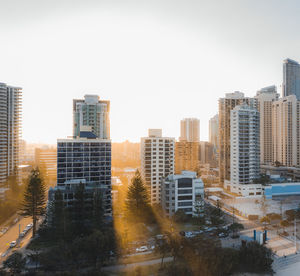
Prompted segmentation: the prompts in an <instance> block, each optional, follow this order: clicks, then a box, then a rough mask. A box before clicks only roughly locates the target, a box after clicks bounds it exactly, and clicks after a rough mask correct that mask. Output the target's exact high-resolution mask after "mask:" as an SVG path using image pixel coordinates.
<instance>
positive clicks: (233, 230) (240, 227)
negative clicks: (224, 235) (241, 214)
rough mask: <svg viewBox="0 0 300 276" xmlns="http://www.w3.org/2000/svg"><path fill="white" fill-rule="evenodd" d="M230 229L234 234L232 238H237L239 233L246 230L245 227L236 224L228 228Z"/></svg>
mask: <svg viewBox="0 0 300 276" xmlns="http://www.w3.org/2000/svg"><path fill="white" fill-rule="evenodd" d="M228 229H229V230H230V231H231V232H232V237H237V236H238V232H239V231H240V230H243V229H244V225H243V224H240V223H237V222H234V223H232V224H231V225H230V226H229V227H228Z"/></svg>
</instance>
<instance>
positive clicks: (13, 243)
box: [9, 241, 17, 248]
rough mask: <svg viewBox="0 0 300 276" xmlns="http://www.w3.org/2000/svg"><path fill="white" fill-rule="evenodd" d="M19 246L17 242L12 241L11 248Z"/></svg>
mask: <svg viewBox="0 0 300 276" xmlns="http://www.w3.org/2000/svg"><path fill="white" fill-rule="evenodd" d="M16 245H17V242H16V241H12V242H11V243H10V244H9V247H10V248H13V247H15V246H16Z"/></svg>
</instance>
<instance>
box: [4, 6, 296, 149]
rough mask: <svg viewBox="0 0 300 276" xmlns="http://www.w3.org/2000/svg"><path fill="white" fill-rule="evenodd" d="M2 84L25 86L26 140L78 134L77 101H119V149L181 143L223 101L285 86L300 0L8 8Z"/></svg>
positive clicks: (114, 125)
mask: <svg viewBox="0 0 300 276" xmlns="http://www.w3.org/2000/svg"><path fill="white" fill-rule="evenodd" d="M0 10H1V16H0V40H1V43H0V54H1V57H0V82H5V83H7V84H10V85H16V86H21V87H23V138H24V139H25V140H27V141H29V142H45V143H55V142H56V139H57V138H64V137H66V136H68V135H71V134H72V99H73V98H83V96H84V94H98V95H99V96H100V97H101V98H102V99H105V100H110V101H111V138H112V140H113V141H123V140H125V139H129V140H131V141H139V139H140V137H141V136H145V135H146V134H147V129H148V128H162V129H163V135H165V136H171V137H176V138H178V136H179V127H180V119H182V118H184V117H197V118H199V119H200V137H201V139H202V140H207V137H208V120H209V118H210V117H212V116H213V115H215V114H216V113H217V110H218V98H219V97H223V96H224V94H225V93H227V92H233V91H236V90H239V91H242V92H245V94H246V95H248V96H253V95H254V94H255V93H256V91H257V90H258V89H259V88H261V87H264V86H268V85H272V84H276V85H278V90H279V91H280V92H281V87H280V84H281V82H282V61H283V59H285V58H286V57H289V58H292V59H296V60H299V61H300V16H299V14H300V1H298V0H295V1H290V0H284V1H283V0H269V1H267V0H248V1H247V0H217V1H213V0H207V1H201V0H198V1H192V0H182V1H176V0H148V1H144V0H135V1H133V0H132V1H127V0H119V1H114V0H107V1H102V0H94V1H92V0H81V1H79V0H77V1H76V0H68V1H67V0H65V1H64V0H51V1H46V0H26V1H24V0H7V1H6V0H0Z"/></svg>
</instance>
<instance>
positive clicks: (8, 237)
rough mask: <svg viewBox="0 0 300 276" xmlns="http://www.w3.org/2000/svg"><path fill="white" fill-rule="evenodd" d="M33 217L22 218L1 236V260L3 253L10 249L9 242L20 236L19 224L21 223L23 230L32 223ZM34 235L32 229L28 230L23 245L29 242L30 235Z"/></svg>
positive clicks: (22, 241)
mask: <svg viewBox="0 0 300 276" xmlns="http://www.w3.org/2000/svg"><path fill="white" fill-rule="evenodd" d="M31 222H32V219H31V218H22V219H20V221H18V222H17V223H16V224H15V225H13V226H12V227H11V228H9V229H8V231H7V232H6V233H5V234H4V235H3V236H1V237H0V253H1V254H0V261H2V259H3V258H1V255H2V254H3V253H4V252H6V251H7V250H8V249H9V243H10V242H11V241H16V240H17V239H18V237H19V224H20V225H21V228H20V229H21V232H22V231H23V230H24V228H25V227H26V225H27V224H29V223H31ZM31 235H32V231H31V230H30V231H28V233H27V234H26V236H25V237H24V238H23V239H22V240H21V247H22V246H24V245H25V244H27V243H28V241H29V239H30V237H31Z"/></svg>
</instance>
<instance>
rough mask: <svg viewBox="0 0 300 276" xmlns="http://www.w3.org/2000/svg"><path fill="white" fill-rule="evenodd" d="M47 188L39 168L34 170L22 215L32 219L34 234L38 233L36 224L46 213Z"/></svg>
mask: <svg viewBox="0 0 300 276" xmlns="http://www.w3.org/2000/svg"><path fill="white" fill-rule="evenodd" d="M46 200H47V198H46V188H45V185H44V182H43V178H42V176H41V174H40V170H39V168H38V167H37V168H35V169H32V171H31V173H30V175H29V177H28V180H27V184H26V187H25V191H24V198H23V202H22V204H21V207H20V214H21V215H22V216H24V217H32V222H33V233H32V235H33V236H34V235H35V233H36V223H37V220H38V218H39V217H40V216H42V215H44V214H45V211H46Z"/></svg>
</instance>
